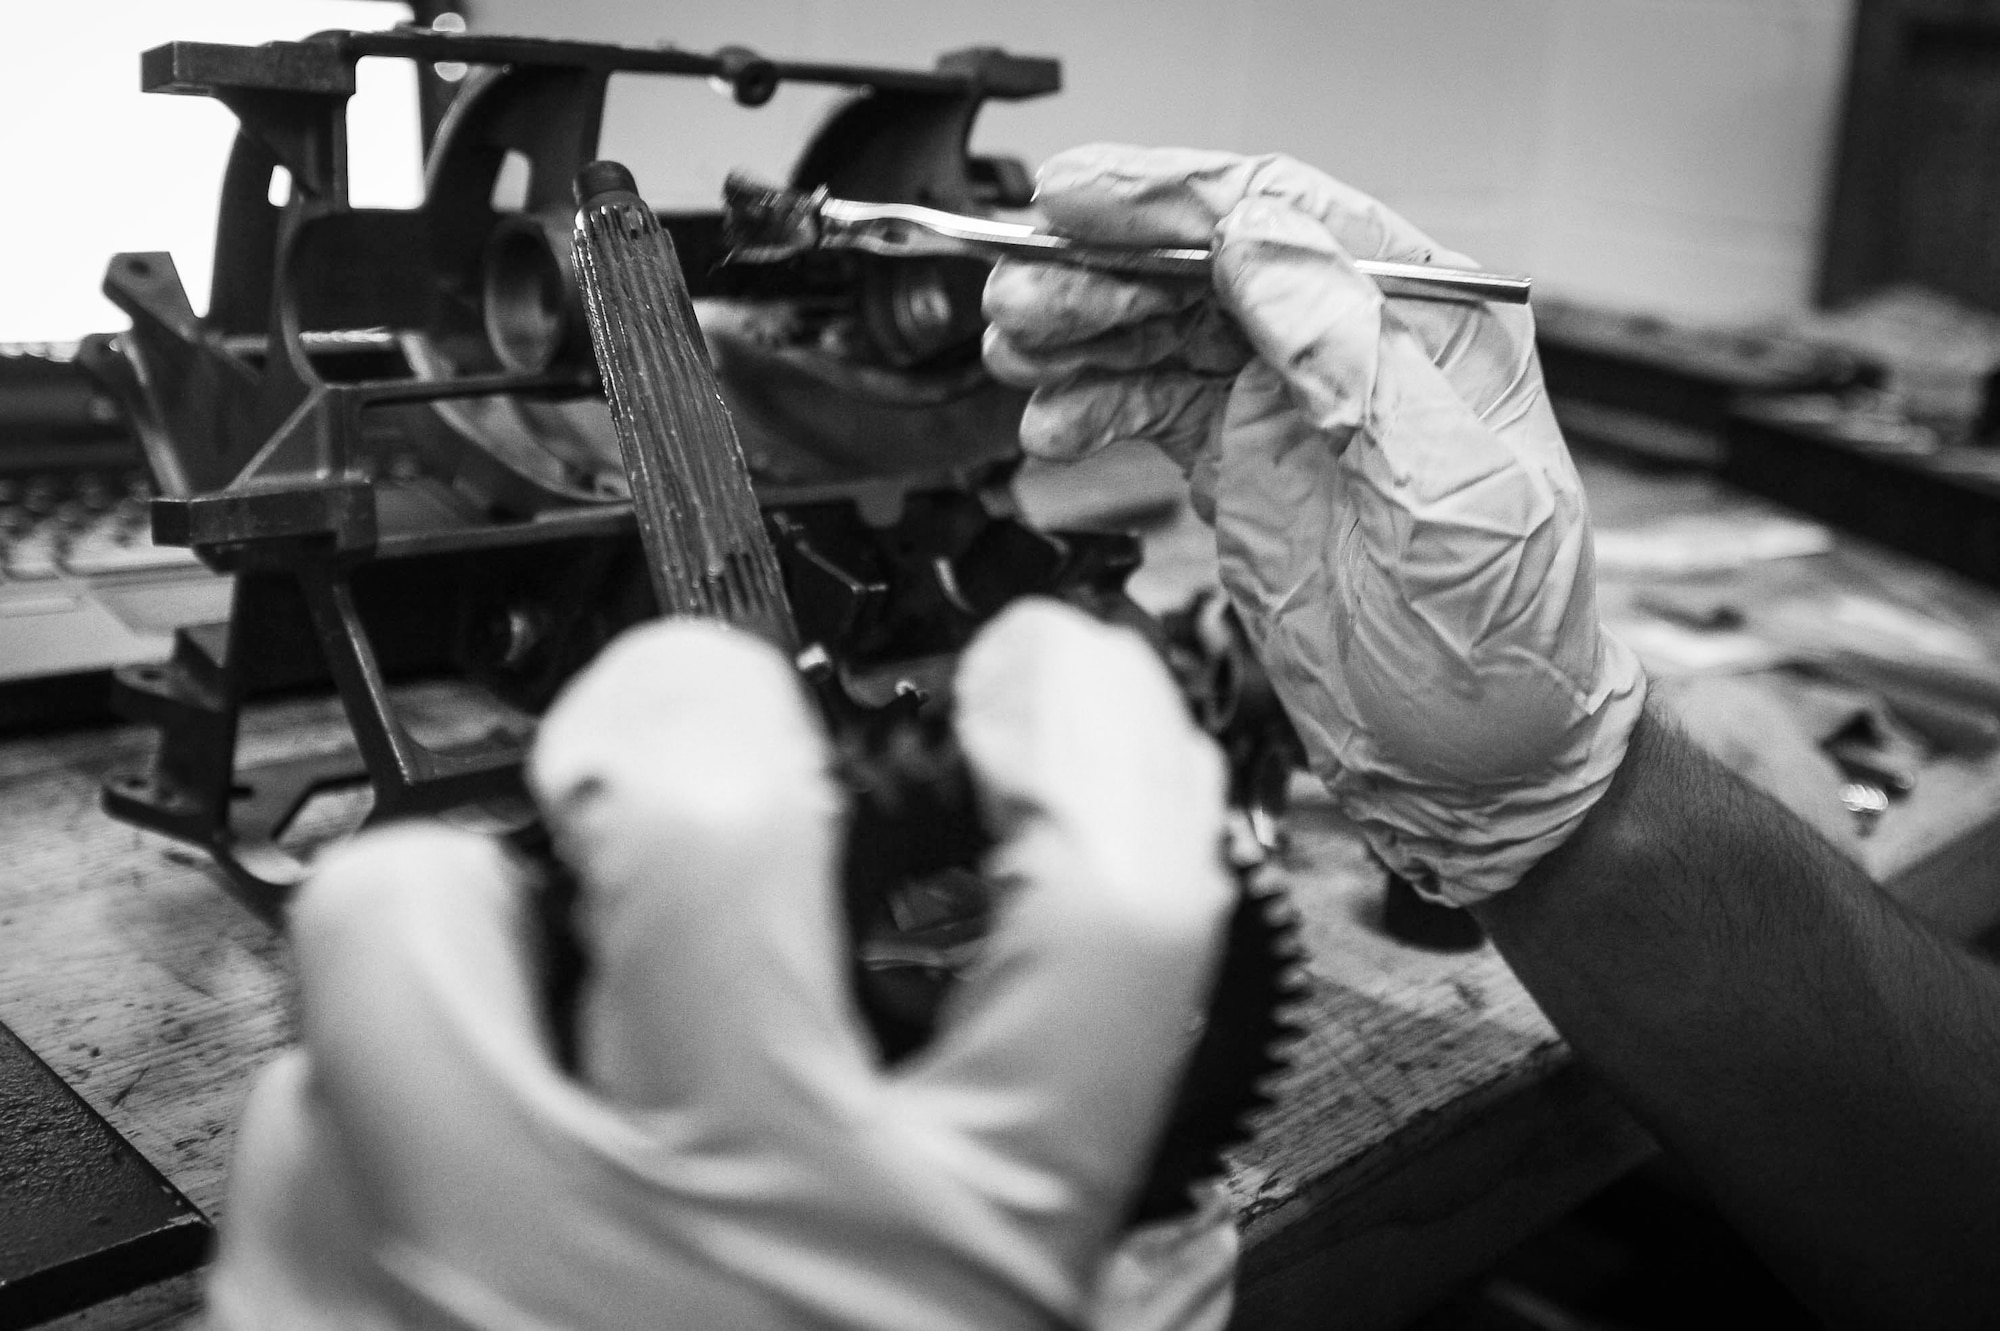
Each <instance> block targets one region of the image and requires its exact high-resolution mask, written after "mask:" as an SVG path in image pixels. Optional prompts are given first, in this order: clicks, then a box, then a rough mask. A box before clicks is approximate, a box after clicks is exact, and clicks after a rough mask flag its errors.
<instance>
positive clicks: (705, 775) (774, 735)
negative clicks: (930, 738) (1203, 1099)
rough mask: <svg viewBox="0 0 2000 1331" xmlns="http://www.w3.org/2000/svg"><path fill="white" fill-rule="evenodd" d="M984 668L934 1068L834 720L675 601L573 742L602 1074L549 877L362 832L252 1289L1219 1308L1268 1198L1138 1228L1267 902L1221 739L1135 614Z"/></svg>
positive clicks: (781, 1312)
mask: <svg viewBox="0 0 2000 1331" xmlns="http://www.w3.org/2000/svg"><path fill="white" fill-rule="evenodd" d="M959 688H960V693H959V699H958V718H959V732H960V741H961V744H962V746H963V748H964V750H965V752H966V754H967V755H968V758H969V761H970V763H971V764H972V766H973V769H974V771H975V774H976V778H977V780H978V781H979V783H980V787H981V792H982V797H983V798H984V799H986V800H987V801H988V802H989V803H990V806H991V811H992V814H993V817H994V820H995V830H996V832H997V833H998V835H999V838H1000V843H1001V844H1000V849H999V850H998V852H997V853H996V855H995V858H994V861H993V863H992V865H991V867H992V868H993V869H994V870H995V871H996V872H997V873H998V874H1000V875H1002V878H1003V881H1005V882H1006V883H1007V884H1008V886H1007V887H1006V888H1005V889H1004V890H1005V891H1006V893H1007V895H1006V897H1005V898H1004V902H1003V906H1002V910H1001V913H1000V917H999V920H998V922H997V924H996V927H995V929H994V932H993V935H992V936H991V938H990V939H989V941H988V944H987V948H986V952H985V954H984V957H983V960H982V961H981V963H980V964H979V965H978V966H977V967H976V969H975V970H974V971H973V972H972V973H971V974H970V975H969V976H968V977H967V979H966V980H965V981H964V982H963V983H962V984H961V985H960V987H959V988H958V989H957V990H956V991H955V992H954V994H953V996H952V998H951V999H950V1002H949V1006H948V1008H947V1011H946V1014H945V1017H944V1020H943V1022H942V1025H941V1033H940V1035H939V1036H938V1038H937V1039H936V1040H935V1041H934V1043H933V1044H932V1045H931V1046H929V1047H928V1048H927V1049H926V1050H925V1051H923V1052H922V1053H921V1054H919V1055H918V1056H916V1057H915V1058H914V1059H913V1060H911V1061H909V1062H906V1063H905V1064H903V1065H900V1066H898V1067H897V1068H896V1069H894V1070H889V1071H885V1070H884V1069H882V1068H881V1067H880V1066H879V1065H878V1063H877V1061H876V1059H875V1057H874V1055H873V1051H872V1048H871V1047H870V1046H869V1044H868V1043H867V1037H866V1036H865V1034H864V1032H863V1031H862V1029H861V1028H860V1026H859V1024H858V1016H857V1014H856V1012H855V1010H854V1008H853V1006H852V1004H851V1001H850V998H849V994H848V990H847V984H848V981H847V979H846V970H845V966H844V963H843V960H842V949H843V946H844V945H843V943H842V941H841V940H842V938H843V935H844V926H843V924H842V922H841V920H840V918H839V907H838V900H837V887H836V884H835V881H834V875H835V872H836V866H837V849H838V843H839V832H838V807H837V799H836V795H835V790H834V787H833V785H832V782H831V780H830V778H829V776H828V772H827V764H828V749H827V744H826V741H825V738H824V736H823V734H822V732H821V729H820V726H819V724H818V721H817V719H816V716H815V714H814V713H813V712H812V711H811V709H810V708H809V707H808V704H807V702H806V699H805V698H804V696H803V695H802V693H801V691H800V688H799V686H798V683H797V680H796V677H795V676H794V674H793V672H792V670H791V669H790V667H789V666H788V665H787V664H786V663H785V662H784V661H783V660H781V659H780V657H779V656H778V655H777V654H776V653H775V652H773V651H771V650H770V649H769V648H767V647H765V646H764V645H763V644H761V643H759V642H757V641H755V640H753V639H751V638H749V637H747V636H744V635H741V634H738V633H735V632H732V631H730V630H728V629H724V628H720V627H717V626H715V625H712V624H705V623H697V622H691V621H670V622H664V623H661V624H658V625H654V626H650V627H647V628H644V629H641V630H638V631H635V632H634V633H632V634H630V635H628V636H627V637H626V638H624V639H622V640H621V641H620V642H618V643H616V644H614V645H613V646H612V647H611V648H610V649H609V650H608V651H607V652H606V653H605V654H604V656H603V657H602V658H601V659H600V660H599V661H598V662H597V663H596V664H595V665H594V666H593V667H592V668H591V669H590V670H589V671H587V672H586V673H585V675H584V676H582V677H581V678H580V679H579V680H578V682H577V683H576V684H575V685H574V686H573V687H572V688H571V689H570V691H569V692H568V693H567V694H566V695H565V696H564V697H563V698H562V699H561V700H560V701H559V702H558V704H557V705H556V707H555V708H554V709H553V711H552V712H551V713H550V715H549V717H548V719H547V721H546V722H545V724H544V726H543V728H542V732H541V735H540V737H539V739H538V742H537V744H536V747H535V750H534V754H533V759H532V763H531V769H530V778H531V785H532V787H533V789H534V790H535V792H536V795H537V797H538V799H539V800H540V802H541V804H542V806H543V809H544V810H545V812H546V814H547V816H548V818H549V820H550V824H551V827H552V829H553V830H554V831H555V834H556V839H557V843H558V845H559V847H560V848H561V850H562V852H563V854H564V855H565V857H566V858H567V859H568V860H569V862H570V863H571V864H572V865H573V866H575V867H576V869H577V871H578V873H579V875H580V878H581V881H582V883H583V885H584V897H585V900H586V902H587V909H586V912H585V915H584V921H583V932H584V935H585V939H586V945H587V947H588V949H589V951H590V954H591V957H592V965H593V970H592V971H591V974H590V977H589V979H588V980H587V982H586V992H585V996H584V1000H583V1002H582V1005H581V1014H580V1028H579V1035H580V1050H581V1052H580V1060H581V1063H582V1065H583V1076H584V1081H585V1082H586V1083H587V1084H580V1083H579V1082H577V1081H575V1080H572V1079H570V1078H568V1077H566V1076H565V1075H564V1074H563V1073H562V1072H561V1071H560V1070H559V1069H558V1068H557V1066H556V1064H555V1062H554V1061H553V1055H552V1046H551V1040H550V1035H549V1031H548V1020H547V1017H546V1016H545V1014H544V1013H543V1012H542V1011H541V1001H540V996H539V990H538V985H537V981H536V978H535V973H536V961H535V956H534V950H533V949H534V944H533V941H532V937H531V932H530V928H529V915H528V910H527V895H526V894H527V892H528V886H529V884H528V871H527V870H526V869H525V868H524V866H522V865H521V864H519V863H516V862H514V861H513V860H511V859H510V858H509V857H508V855H507V854H506V853H504V852H503V851H502V850H501V849H500V848H499V847H498V846H497V845H496V844H495V843H494V842H492V841H490V840H486V839H483V838H479V837H475V836H472V835H470V834H466V833H461V832H455V831H450V830H447V829H445V828H442V827H439V826H434V825H422V824H408V825H404V826H400V827H392V828H387V829H384V830H381V831H378V832H372V833H369V834H366V835H364V836H362V837H360V838H357V839H356V840H355V841H354V842H353V843H351V844H350V845H349V846H348V847H346V848H345V849H343V850H340V851H339V852H337V853H336V854H334V855H332V856H331V857H329V858H328V860H327V861H326V862H325V863H324V864H323V865H322V866H321V867H320V869H319V870H318V872H317V873H316V874H315V876H314V877H313V879H312V881H311V883H310V884H309V885H308V886H307V888H306V889H305V891H304V893H303V894H302V896H301V898H300V900H299V902H298V904H297V906H296V908H295V910H294V912H293V916H292V931H293V938H294V941H295V945H296V951H297V958H298V968H299V978H300V984H301V1012H302V1025H303V1035H304V1049H303V1051H300V1052H295V1053H292V1054H289V1055H287V1056H285V1057H284V1058H282V1059H281V1060H280V1061H279V1063H278V1064H277V1065H276V1066H275V1067H274V1068H273V1069H272V1070H271V1071H270V1072H269V1073H268V1074H267V1075H266V1076H265V1078H264V1079H263V1080H262V1082H261V1083H260V1085H259V1086H258V1088H257V1090H256V1091H255V1093H254V1094H253V1097H252V1099H251V1102H250V1105H249V1107H248V1110H247V1111H246V1114H245V1118H244V1123H243V1129H242V1136H241V1140H240V1144H239V1147H238V1153H237V1158H236V1162H235V1167H234V1171H233V1175H232V1180H231V1193H230V1199H229V1206H228V1211H227V1215H226V1217H225V1223H224V1227H223V1242H222V1251H221V1256H220V1261H219V1264H218V1267H217V1269H216V1272H215V1275H214V1277H213V1281H212V1284H211V1287H210V1295H211V1299H210V1307H211V1313H212V1315H213V1317H214V1318H215V1320H216V1321H217V1322H218V1323H219V1324H221V1325H225V1326H231V1327H241V1328H268V1327H287V1328H312V1327H342V1328H357V1327H359V1328H372V1327H381V1328H387V1327H398V1328H414V1327H423V1328H432V1327H436V1328H444V1327H450V1328H461V1329H462V1328H469V1327H477V1328H494V1329H498V1328H528V1327H536V1328H541V1327H564V1328H571V1329H573V1331H574V1329H583V1331H588V1329H590V1328H619V1329H620V1331H623V1329H625V1328H631V1327H640V1326H684V1327H693V1328H720V1327H758V1328H767V1327H804V1326H815V1327H821V1326H825V1327H868V1328H896V1327H906V1328H912V1329H913V1331H915V1329H918V1328H921V1329H922V1331H937V1329H939V1328H955V1327H964V1328H972V1327H977V1328H1006V1327H1053V1326H1076V1325H1092V1326H1110V1327H1137V1326H1140V1325H1157V1326H1220V1324H1221V1321H1222V1319H1223V1318H1224V1317H1226V1315H1227V1311H1228V1306H1229V1275H1230V1271H1231V1263H1232V1260H1233V1255H1234V1246H1233V1243H1234V1240H1233V1236H1232V1234H1231V1232H1230V1231H1229V1229H1228V1225H1227V1219H1228V1217H1227V1213H1226V1209H1225V1210H1224V1211H1223V1212H1222V1213H1221V1214H1220V1215H1219V1216H1218V1215H1217V1214H1216V1213H1215V1212H1214V1211H1213V1209H1211V1210H1210V1211H1208V1212H1205V1213H1204V1214H1203V1215H1202V1216H1201V1217H1199V1218H1198V1219H1197V1220H1196V1221H1195V1222H1192V1223H1188V1224H1183V1225H1180V1226H1178V1227H1166V1228H1159V1229H1155V1230H1151V1231H1141V1233H1140V1234H1139V1235H1137V1236H1134V1238H1133V1239H1132V1241H1131V1242H1128V1243H1127V1244H1126V1245H1125V1247H1124V1248H1122V1249H1120V1248H1117V1246H1116V1245H1117V1243H1118V1241H1119V1240H1120V1238H1121V1234H1120V1229H1121V1216H1122V1215H1123V1213H1124V1210H1125V1208H1126V1206H1127V1205H1128V1202H1129V1200H1130V1198H1131V1196H1132V1195H1133V1193H1134V1192H1135V1190H1136V1188H1137V1185H1138V1183H1139V1175H1140V1173H1141V1172H1142V1171H1143V1169H1144V1168H1145V1166H1146V1164H1147V1162H1148V1158H1149V1155H1150V1151H1151V1148H1152V1146H1153V1141H1154V1137H1155V1133H1156V1130H1157V1129H1158V1128H1159V1126H1160V1124H1161V1121H1162V1119H1163V1117H1164V1114H1165V1110H1166V1104H1167V1100H1168V1098H1169V1096H1170V1094H1171V1092H1172V1090H1173V1087H1174V1085H1175V1083H1176V1081H1177V1079H1178V1076H1179V1073H1180V1069H1181V1066H1182V1063H1183V1060H1184V1058H1185V1056H1186V1054H1187V1053H1188V1052H1189V1042H1190V1039H1191V1035H1190V1031H1191V1028H1193V1027H1194V1026H1195V1025H1196V1024H1197V1019H1198V1015H1199V1012H1200V1011H1201V1009H1202V1007H1203V1005H1204V1003H1205V1001H1206V989H1207V985H1208V982H1209V978H1210V976H1211V974H1212V972H1213V969H1214V966H1215V963H1216V960H1217V953H1218V948H1219V940H1220V934H1221V928H1222V925H1223V922H1224V920H1225V919H1226V918H1227V914H1228V911H1229V908H1230V906H1231V904H1232V900H1233V888H1232V885H1231V884H1230V882H1229V881H1228V879H1227V877H1226V875H1225V874H1224V872H1223V871H1222V870H1221V869H1220V868H1219V867H1218V856H1217V846H1218V838H1219V837H1220V835H1221V802H1222V787H1223V774H1222V767H1221V763H1220V759H1219V757H1218V755H1217V753H1216V751H1215V750H1214V748H1213V746H1212V745H1211V744H1210V743H1209V741H1208V740H1207V739H1206V738H1205V737H1204V736H1202V735H1201V734H1200V733H1199V732H1198V731H1197V730H1196V729H1195V728H1194V726H1193V725H1192V724H1191V722H1190V721H1189V720H1188V718H1187V712H1186V708H1185V707H1184V706H1183V705H1182V703H1181V700H1180V698H1179V697H1178V696H1177V694H1176V692H1175V690H1174V688H1173V686H1172V684H1171V683H1170V682H1169V680H1168V678H1167V675H1166V672H1165V671H1164V669H1163V668H1162V667H1161V666H1160V664H1159V663H1158V662H1157V660H1156V659H1155V658H1154V656H1153V654H1152V653H1151V651H1150V650H1149V649H1148V648H1147V647H1146V646H1145V645H1144V644H1143V643H1142V642H1141V641H1140V640H1139V639H1138V638H1137V637H1136V636H1135V635H1132V634H1130V633H1128V632H1125V631H1122V630H1117V629H1112V628H1108V627H1105V626H1102V625H1100V624H1097V623H1096V622H1094V621H1091V620H1089V619H1087V618H1085V617H1084V616H1082V615H1080V614H1078V613H1076V612H1074V611H1072V610H1069V609H1067V608H1064V607H1059V606H1056V605H1053V604H1051V603H1046V602H1044V603H1028V604H1024V605H1022V606H1019V607H1017V608H1015V609H1013V610H1011V611H1009V612H1008V613H1007V614H1005V615H1003V616H1002V617H1001V618H1000V619H999V620H998V621H997V622H996V623H995V624H994V625H993V626H992V627H991V628H990V629H988V630H987V632H986V633H985V634H984V635H982V637H981V638H980V639H979V640H978V641H977V642H976V643H975V645H974V646H973V647H972V649H971V650H970V651H969V652H968V653H967V655H966V657H965V659H964V662H963V665H962V668H961V672H960V685H959ZM1114 1252H1115V1254H1116V1257H1115V1260H1114ZM1169 1276H1170V1277H1171V1278H1168V1277H1169Z"/></svg>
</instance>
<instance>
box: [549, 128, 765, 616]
mask: <svg viewBox="0 0 2000 1331" xmlns="http://www.w3.org/2000/svg"><path fill="white" fill-rule="evenodd" d="M576 189H577V202H578V207H577V214H576V234H575V246H576V271H577V275H578V278H579V281H580V283H581V285H582V287H583V296H584V308H585V310H586V312H587V313H588V315H589V319H590V336H591V341H592V342H593V344H594V345H595V347H596V351H597V365H598V370H599V372H600V373H601V375H602V377H603V379H604V396H605V398H606V400H607V401H608V402H609V403H610V406H611V419H612V422H613V424H614V425H615V426H616V427H617V432H618V449H619V452H620V453H621V454H622V455H623V457H624V460H625V476H626V479H627V481H628V482H629V483H630V485H631V489H632V512H633V514H634V516H635V517H636V518H637V519H638V523H639V538H640V540H641V542H642V543H643V544H644V545H645V548H646V557H647V565H648V568H649V570H650V572H651V574H652V578H653V589H654V591H655V592H656V593H658V595H659V600H660V610H661V611H662V613H664V614H669V615H701V616H705V617H708V618H712V619H720V620H724V621H726V622H728V623H730V624H734V625H736V626H737V627H739V628H745V629H749V630H751V631H752V632H755V633H758V634H759V635H761V636H763V637H765V638H767V639H769V640H770V641H772V642H774V643H776V644H777V645H778V646H779V647H780V648H781V649H783V650H785V651H787V652H792V651H796V650H797V648H798V631H797V629H796V627H795V626H794V624H793V621H792V610H791V605H790V603H789V602H788V601H787V600H786V599H785V588H784V579H783V576H782V574H781V573H780V571H779V568H778V556H777V552H776V551H775V550H774V549H773V548H772V545H771V538H770V535H769V533H767V532H766V531H765V529H764V516H763V512H762V511H761V510H760V509H759V508H758V505H757V496H756V492H755V491H754V490H753V489H752V488H751V484H750V468H749V466H748V464H746V463H745V462H744V460H743V447H742V445H741V444H740V443H739V442H738V440H737V438H736V425H735V422H734V421H732V420H731V419H730V416H729V408H728V407H727V406H725V405H724V404H723V401H722V393H721V390H720V389H719V388H718V387H717V385H716V381H715V371H714V369H713V368H712V367H711V366H710V364H709V360H708V343H707V342H706V341H705V340H704V339H703V337H702V334H701V328H700V326H699V325H698V324H696V322H695V317H694V303H693V301H692V300H691V299H690V297H689V295H688V287H687V279H686V277H685V276H683V275H682V273H681V266H680V262H679V260H678V259H677V258H676V257H675V255H674V245H673V240H672V239H671V238H670V237H669V236H668V235H667V233H666V232H665V230H663V229H662V228H661V226H660V223H659V219H658V218H656V217H655V216H654V215H653V210H652V209H651V208H649V207H647V206H646V205H645V203H644V202H643V201H641V200H640V198H639V195H638V192H637V190H636V188H635V187H634V185H633V182H632V177H631V174H630V173H629V172H627V171H626V170H625V168H623V167H621V166H618V165H617V164H616V163H612V162H593V163H592V164H591V165H589V166H587V167H585V168H584V169H583V171H582V172H580V173H579V174H578V176H577V182H576Z"/></svg>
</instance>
